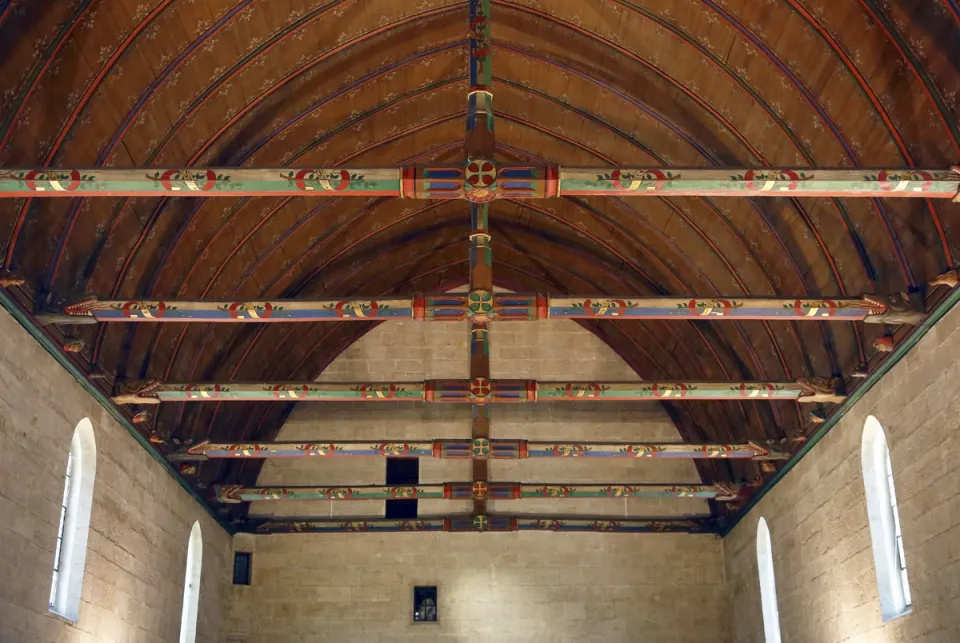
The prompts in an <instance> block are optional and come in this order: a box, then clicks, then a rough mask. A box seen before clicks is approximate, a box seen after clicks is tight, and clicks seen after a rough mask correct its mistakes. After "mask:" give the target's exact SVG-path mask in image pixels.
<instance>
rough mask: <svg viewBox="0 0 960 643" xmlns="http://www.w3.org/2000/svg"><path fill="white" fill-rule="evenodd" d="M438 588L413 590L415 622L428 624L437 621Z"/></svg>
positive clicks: (416, 588)
mask: <svg viewBox="0 0 960 643" xmlns="http://www.w3.org/2000/svg"><path fill="white" fill-rule="evenodd" d="M437 607H438V605H437V587H436V585H434V586H431V587H414V588H413V620H414V621H417V622H428V621H436V620H437Z"/></svg>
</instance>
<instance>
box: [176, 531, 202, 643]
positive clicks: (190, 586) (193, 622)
mask: <svg viewBox="0 0 960 643" xmlns="http://www.w3.org/2000/svg"><path fill="white" fill-rule="evenodd" d="M202 567H203V536H202V535H201V534H200V523H199V522H195V523H193V529H191V530H190V543H189V544H188V545H187V572H186V574H185V577H184V579H183V612H182V613H181V615H180V643H194V641H196V639H197V610H198V608H199V606H200V570H201V569H202Z"/></svg>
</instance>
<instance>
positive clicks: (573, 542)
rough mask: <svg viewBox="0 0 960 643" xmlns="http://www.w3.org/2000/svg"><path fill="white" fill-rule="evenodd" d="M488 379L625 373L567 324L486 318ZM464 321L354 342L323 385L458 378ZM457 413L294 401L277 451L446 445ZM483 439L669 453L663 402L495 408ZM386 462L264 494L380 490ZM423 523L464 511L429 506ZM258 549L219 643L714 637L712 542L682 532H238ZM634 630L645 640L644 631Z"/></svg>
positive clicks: (688, 466) (629, 508)
mask: <svg viewBox="0 0 960 643" xmlns="http://www.w3.org/2000/svg"><path fill="white" fill-rule="evenodd" d="M490 343H491V363H492V374H493V376H494V377H516V378H538V379H545V380H551V379H557V380H559V379H607V380H629V379H636V374H635V373H633V372H632V371H631V370H630V369H629V368H628V367H627V366H626V365H625V364H624V363H623V362H622V361H621V360H620V359H619V358H618V357H617V356H616V355H615V354H614V353H613V352H612V351H611V350H610V349H609V348H608V347H607V346H606V345H605V344H603V343H602V342H601V341H600V340H598V339H597V338H596V337H594V336H593V335H592V334H590V333H589V332H587V331H586V330H584V329H582V328H581V327H580V326H578V325H577V324H575V323H573V322H570V321H550V322H541V323H537V324H509V323H501V324H498V323H494V324H492V325H491V331H490ZM467 351H468V346H467V330H466V328H465V327H464V326H463V325H462V324H423V323H418V322H412V321H411V322H401V321H397V322H391V323H390V324H385V325H382V326H380V327H378V328H377V329H375V330H374V331H372V332H371V333H369V334H368V335H366V336H365V337H364V338H363V339H361V340H360V341H359V342H357V343H356V344H354V345H352V346H351V347H350V348H349V349H348V350H347V351H345V352H344V353H343V354H342V355H341V356H340V357H339V358H338V359H337V360H335V361H334V362H333V363H332V364H331V365H330V367H329V368H328V369H327V370H326V371H325V372H324V373H323V376H322V377H321V379H322V380H341V381H343V380H346V381H350V380H355V381H356V380H361V381H363V380H366V381H378V380H400V381H402V380H419V379H424V378H445V377H447V378H450V377H453V378H462V377H464V376H465V373H466V370H467V361H468V353H467ZM469 435H470V410H469V408H465V407H464V408H461V407H453V406H449V407H445V406H436V405H422V406H418V405H413V404H402V405H399V404H397V405H394V404H384V405H380V404H377V405H355V404H354V405H350V404H344V405H327V404H324V405H320V404H314V405H310V404H300V405H299V406H298V407H297V409H295V410H294V412H293V413H292V414H291V416H290V418H289V420H288V421H287V423H286V424H285V425H284V428H283V429H282V430H281V432H280V435H279V439H281V440H301V439H305V440H316V439H326V438H328V437H329V438H338V439H370V438H376V439H384V438H386V439H389V438H393V439H397V438H408V439H417V438H436V437H442V438H457V437H469ZM491 435H492V436H493V437H503V438H507V437H523V438H528V439H551V438H558V439H580V440H583V439H589V440H604V439H610V440H627V439H635V440H653V441H677V440H679V439H680V438H679V435H678V434H677V431H676V428H675V427H674V426H673V424H672V423H671V422H670V420H669V418H667V416H666V415H665V413H664V412H663V410H662V409H661V408H660V406H659V405H656V404H643V403H638V404H624V405H617V404H603V405H599V404H588V403H567V404H563V403H558V404H554V405H549V404H537V405H535V406H534V405H517V406H510V405H503V406H495V407H493V408H492V409H491ZM420 467H421V468H420V471H421V481H422V482H443V481H463V480H469V479H470V462H469V461H449V460H439V459H437V460H434V459H429V458H427V459H422V460H421V465H420ZM384 476H385V464H384V461H383V460H381V459H374V458H371V459H363V460H358V459H339V460H338V459H323V460H322V461H317V460H309V461H304V460H289V461H278V460H273V461H268V462H267V463H265V465H264V467H263V469H262V472H261V475H260V479H259V483H260V484H281V485H282V484H291V485H294V484H360V483H367V484H382V483H383V482H384ZM490 476H491V479H495V480H509V481H519V482H528V481H529V482H577V481H583V482H587V481H592V482H631V481H632V482H697V481H699V476H698V474H697V472H696V469H695V467H694V465H693V464H692V463H691V462H689V461H673V462H669V461H656V460H653V461H650V460H647V461H643V462H638V461H627V460H624V461H609V462H596V461H590V460H587V459H573V460H571V459H565V460H562V461H561V460H544V461H542V462H538V461H530V460H528V461H509V460H506V461H492V462H491V463H490ZM419 505H420V506H419V511H420V515H429V514H446V513H457V512H469V511H470V510H471V508H472V507H471V503H470V502H469V501H468V502H458V501H448V500H430V501H423V500H421V501H420V503H419ZM383 509H384V503H383V502H379V501H354V502H346V501H339V502H315V501H303V502H297V503H294V502H286V501H284V502H276V503H271V502H260V503H256V504H255V505H254V506H253V507H252V513H253V514H260V515H300V516H304V515H308V516H317V517H329V516H347V515H352V516H381V515H383ZM490 510H491V511H495V512H498V513H554V514H557V513H559V514H577V513H579V514H591V515H607V516H620V517H623V516H650V515H654V516H656V515H660V516H665V515H678V514H690V513H706V511H707V508H706V505H705V504H704V502H703V501H699V500H687V499H671V500H654V501H650V500H642V499H629V500H624V499H597V500H587V499H568V500H553V501H551V500H541V499H528V500H512V501H499V502H491V503H490ZM238 548H240V549H244V550H248V551H250V550H252V551H254V555H253V585H252V586H250V587H235V588H233V596H234V602H233V605H232V611H231V618H230V620H229V622H230V631H229V632H228V633H227V636H226V637H225V641H227V642H229V643H235V642H245V643H261V642H262V643H267V642H269V643H293V642H297V643H299V642H301V641H311V642H312V641H331V642H333V641H336V642H337V643H349V642H352V641H357V642H360V641H362V642H364V643H368V642H369V643H377V642H383V643H387V642H389V643H394V642H403V641H414V640H416V641H424V640H429V641H450V642H454V641H456V642H464V643H466V642H470V643H474V642H483V641H491V642H492V641H497V642H498V643H500V642H503V641H510V642H511V643H523V642H528V641H529V642H532V641H543V642H545V643H546V642H549V643H561V642H563V641H571V642H573V641H576V642H578V643H580V642H587V641H603V642H604V643H618V642H620V641H623V642H626V641H636V640H638V638H637V637H638V636H642V638H643V639H644V640H650V641H658V643H670V642H680V641H711V643H723V641H724V640H725V636H726V631H725V620H724V619H725V617H724V614H723V610H724V608H725V605H726V599H725V597H724V594H723V579H722V564H721V552H720V542H719V540H718V539H717V538H716V537H713V536H693V535H686V534H675V535H671V534H649V535H647V534H639V535H638V534H634V535H627V534H614V535H603V534H554V533H515V534H381V535H376V534H360V535H346V534H343V535H341V534H330V535H318V534H313V535H308V534H291V535H271V536H258V537H252V536H243V537H238ZM415 585H437V586H438V587H439V596H440V598H439V603H440V611H439V613H440V621H439V623H436V624H426V623H412V622H411V621H412V609H413V608H412V600H413V587H414V586H415ZM641 633H642V634H641Z"/></svg>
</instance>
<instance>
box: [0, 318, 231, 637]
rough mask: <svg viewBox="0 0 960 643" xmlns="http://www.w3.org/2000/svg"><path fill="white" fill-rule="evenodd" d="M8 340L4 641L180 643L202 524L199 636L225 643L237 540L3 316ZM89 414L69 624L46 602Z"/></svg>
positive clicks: (1, 574)
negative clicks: (78, 595)
mask: <svg viewBox="0 0 960 643" xmlns="http://www.w3.org/2000/svg"><path fill="white" fill-rule="evenodd" d="M0 337H2V338H3V341H0V390H3V391H4V394H3V395H2V396H0V551H2V552H3V556H2V557H0V641H3V643H20V642H21V641H23V642H26V641H30V642H31V643H34V642H43V643H46V642H50V643H54V642H56V643H66V642H75V641H76V642H80V641H82V642H84V643H88V642H89V643H92V642H94V641H111V642H114V641H116V642H118V643H119V642H121V641H122V642H127V641H130V642H136V643H169V642H170V641H176V640H177V637H178V635H179V631H180V610H181V605H182V599H183V581H184V570H185V566H186V551H187V541H188V538H189V536H190V529H191V527H192V525H193V523H194V521H197V520H199V521H200V525H201V529H202V533H203V545H204V546H203V575H202V580H201V589H200V617H199V622H198V628H197V641H198V642H206V641H216V640H218V639H219V637H220V631H221V625H222V616H223V613H224V611H225V610H224V607H225V606H224V597H225V596H226V595H227V592H226V589H225V585H226V584H227V583H229V582H230V573H231V566H232V559H231V538H230V536H229V535H228V534H227V533H226V532H225V531H224V530H223V529H221V527H220V526H219V525H217V523H216V522H215V521H213V520H212V519H211V518H210V517H209V515H208V514H207V513H206V512H205V511H204V510H203V509H202V508H201V507H200V506H199V505H198V504H197V503H196V502H195V501H194V500H193V499H192V498H191V497H190V496H189V495H188V494H187V493H186V492H185V491H184V490H183V489H182V488H181V487H180V486H179V485H178V484H177V482H176V481H175V480H174V479H173V477H172V476H170V475H169V474H168V473H167V472H166V471H165V470H164V469H163V468H162V467H161V466H160V465H159V464H158V463H157V462H156V461H154V460H153V459H152V458H151V457H150V455H149V454H148V453H147V452H146V451H144V449H143V448H142V447H141V446H140V445H139V444H137V442H136V441H135V440H134V439H133V438H132V437H130V435H129V434H128V433H127V432H126V431H125V430H124V429H123V427H121V426H120V425H119V424H117V423H116V422H115V421H114V420H113V419H112V417H111V416H110V415H109V414H108V413H107V411H106V410H105V409H104V408H103V407H102V406H100V405H99V404H98V403H97V402H96V401H95V400H94V399H93V398H92V397H91V396H90V395H89V394H88V393H87V392H86V391H85V390H84V389H83V388H82V387H81V386H80V384H79V383H77V381H76V380H74V379H73V377H72V376H71V375H70V374H69V373H67V371H65V370H64V369H63V368H62V367H61V366H60V365H59V364H57V363H56V361H55V360H54V359H53V358H52V357H50V355H48V354H47V353H46V351H45V350H44V349H43V348H42V347H41V346H40V345H39V344H38V343H37V342H35V341H34V340H33V339H32V338H31V337H30V336H29V335H28V334H27V333H26V331H25V330H24V329H23V328H21V327H20V326H19V324H18V323H17V322H16V321H15V320H14V319H13V318H12V317H10V316H9V315H8V314H7V313H6V312H4V311H0ZM85 417H86V418H89V419H90V421H91V422H92V423H93V428H94V433H95V437H96V443H97V468H96V479H95V482H94V495H93V509H92V512H91V520H90V532H89V541H88V550H87V558H86V568H85V573H84V577H83V591H82V602H81V606H80V613H79V620H78V621H77V623H76V624H70V623H68V622H67V621H66V620H65V619H62V618H60V617H58V616H54V615H52V614H50V613H49V612H48V609H47V603H48V598H49V594H50V584H51V573H52V569H53V558H54V548H55V546H56V542H57V529H58V525H59V517H60V503H61V500H62V497H63V480H64V478H63V476H64V473H65V468H66V464H67V453H68V451H69V449H70V441H71V438H72V436H73V431H74V427H75V426H76V425H77V423H78V422H79V421H80V420H82V419H83V418H85Z"/></svg>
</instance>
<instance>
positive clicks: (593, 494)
mask: <svg viewBox="0 0 960 643" xmlns="http://www.w3.org/2000/svg"><path fill="white" fill-rule="evenodd" d="M740 491H741V486H740V485H726V484H713V485H704V484H686V485H670V484H647V483H643V484H639V483H634V484H630V483H627V484H623V483H606V484H572V483H571V484H566V483H564V484H555V483H551V484H546V483H539V484H534V483H520V482H484V481H475V482H445V483H441V484H418V485H411V486H385V485H351V486H333V487H331V486H326V487H315V486H314V487H289V486H288V487H275V486H273V487H271V486H264V487H244V486H242V485H224V486H218V487H216V488H215V492H216V496H217V500H218V501H219V502H226V503H238V502H259V501H265V500H412V499H418V500H430V499H434V500H444V499H445V500H488V499H489V500H516V499H522V498H699V499H705V500H717V501H729V500H736V499H737V497H738V496H739V495H740Z"/></svg>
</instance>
